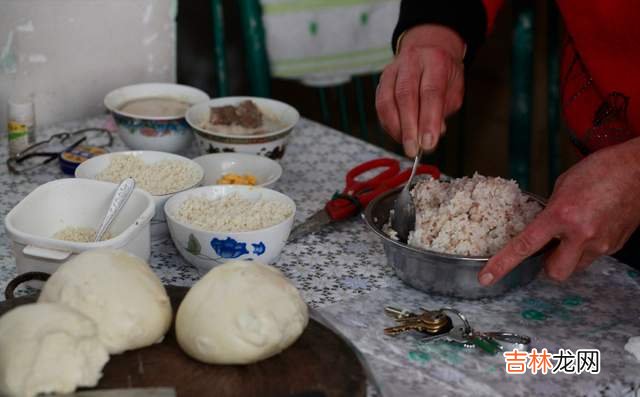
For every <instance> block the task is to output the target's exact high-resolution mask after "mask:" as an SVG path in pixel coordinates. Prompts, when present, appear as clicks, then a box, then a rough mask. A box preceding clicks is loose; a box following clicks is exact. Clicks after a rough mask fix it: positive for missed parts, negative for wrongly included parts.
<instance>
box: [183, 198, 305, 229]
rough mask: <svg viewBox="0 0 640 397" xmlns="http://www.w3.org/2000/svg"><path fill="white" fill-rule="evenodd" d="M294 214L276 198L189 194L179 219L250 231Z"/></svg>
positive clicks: (199, 225) (208, 226)
mask: <svg viewBox="0 0 640 397" xmlns="http://www.w3.org/2000/svg"><path fill="white" fill-rule="evenodd" d="M292 213H293V208H291V206H290V205H288V204H286V203H283V202H281V201H275V200H265V199H259V200H249V199H245V198H242V197H240V195H239V194H237V193H232V194H229V195H226V196H222V197H220V198H216V199H208V198H205V197H189V198H188V199H187V200H185V201H184V202H183V203H182V205H181V206H180V208H179V209H178V211H177V213H176V214H175V216H176V219H178V220H179V221H181V222H183V223H186V224H188V225H191V226H194V227H197V228H199V229H203V230H206V231H211V232H248V231H252V230H258V229H264V228H267V227H270V226H273V225H277V224H278V223H280V222H282V221H284V220H285V219H287V218H288V217H290V216H291V214H292Z"/></svg>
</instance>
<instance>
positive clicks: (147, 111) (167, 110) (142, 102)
mask: <svg viewBox="0 0 640 397" xmlns="http://www.w3.org/2000/svg"><path fill="white" fill-rule="evenodd" d="M190 106H191V104H190V103H188V102H183V101H179V100H177V99H174V98H140V99H134V100H133V101H129V102H127V103H125V104H124V105H122V106H121V107H120V111H122V112H124V113H128V114H132V115H135V116H141V117H183V116H184V115H185V114H186V113H187V109H189V107H190Z"/></svg>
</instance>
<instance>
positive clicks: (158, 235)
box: [75, 150, 204, 241]
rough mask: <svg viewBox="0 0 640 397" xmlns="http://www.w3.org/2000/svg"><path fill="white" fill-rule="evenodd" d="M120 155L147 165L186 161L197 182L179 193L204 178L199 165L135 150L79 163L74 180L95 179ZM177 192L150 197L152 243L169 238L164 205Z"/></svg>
mask: <svg viewBox="0 0 640 397" xmlns="http://www.w3.org/2000/svg"><path fill="white" fill-rule="evenodd" d="M122 154H131V155H134V156H139V157H140V158H141V159H142V161H144V162H145V163H147V164H152V163H155V162H158V161H161V160H179V161H186V162H188V163H190V164H191V165H192V166H193V168H194V169H195V170H196V172H197V173H198V178H197V179H198V182H197V183H195V184H194V185H193V186H189V187H187V188H185V189H183V190H181V191H184V190H188V189H191V188H193V187H195V186H198V185H200V183H201V182H202V178H203V176H204V171H203V170H202V167H201V166H200V164H198V163H196V162H194V161H193V160H190V159H188V158H186V157H182V156H178V155H177V154H171V153H164V152H154V151H150V150H137V151H127V152H115V153H107V154H103V155H100V156H96V157H93V158H91V159H89V160H87V161H85V162H83V163H81V164H80V165H79V166H78V168H76V172H75V175H76V178H85V179H95V178H96V176H97V175H98V174H99V173H101V172H102V171H103V170H104V169H105V168H107V167H108V166H109V164H110V163H111V158H112V157H113V156H116V155H122ZM176 193H179V192H173V193H168V194H163V195H152V197H153V200H154V201H155V203H156V212H155V215H154V216H153V219H152V220H151V239H152V240H154V241H157V240H162V239H165V238H167V237H168V236H169V229H167V221H166V219H165V216H164V210H163V208H164V203H166V202H167V200H169V198H170V197H171V196H173V195H174V194H176Z"/></svg>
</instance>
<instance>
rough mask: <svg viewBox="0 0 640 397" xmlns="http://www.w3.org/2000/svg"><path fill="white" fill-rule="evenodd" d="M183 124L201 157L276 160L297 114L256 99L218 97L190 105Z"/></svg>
mask: <svg viewBox="0 0 640 397" xmlns="http://www.w3.org/2000/svg"><path fill="white" fill-rule="evenodd" d="M186 119H187V123H189V125H190V126H191V127H192V128H193V130H194V132H195V136H196V141H197V143H198V147H199V148H200V152H201V153H202V154H210V153H234V152H236V153H248V154H255V155H259V156H265V157H269V158H271V159H273V160H276V161H277V160H280V159H281V158H282V157H283V156H284V154H285V151H286V148H287V144H288V143H289V138H290V136H291V132H292V131H293V128H294V127H295V125H296V124H297V123H298V120H299V119H300V114H299V113H298V111H297V110H296V109H295V108H294V107H293V106H291V105H288V104H286V103H284V102H280V101H276V100H274V99H267V98H259V97H221V98H216V99H212V100H210V101H208V102H202V103H199V104H197V105H194V106H192V107H191V108H189V110H188V111H187V116H186Z"/></svg>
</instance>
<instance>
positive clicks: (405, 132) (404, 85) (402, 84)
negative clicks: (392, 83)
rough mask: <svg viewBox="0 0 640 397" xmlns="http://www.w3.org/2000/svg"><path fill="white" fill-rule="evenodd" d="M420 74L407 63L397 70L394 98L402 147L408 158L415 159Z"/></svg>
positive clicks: (415, 67) (413, 66)
mask: <svg viewBox="0 0 640 397" xmlns="http://www.w3.org/2000/svg"><path fill="white" fill-rule="evenodd" d="M419 82H420V74H419V70H418V66H417V65H416V64H414V63H411V62H408V63H405V64H403V65H402V66H400V67H399V68H398V74H397V76H396V87H395V96H396V104H397V106H398V110H399V114H400V128H401V129H402V145H403V146H404V152H405V153H406V154H407V156H409V157H415V155H416V153H417V149H418V143H417V136H418V101H419V100H420V98H419V97H418V86H419Z"/></svg>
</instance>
